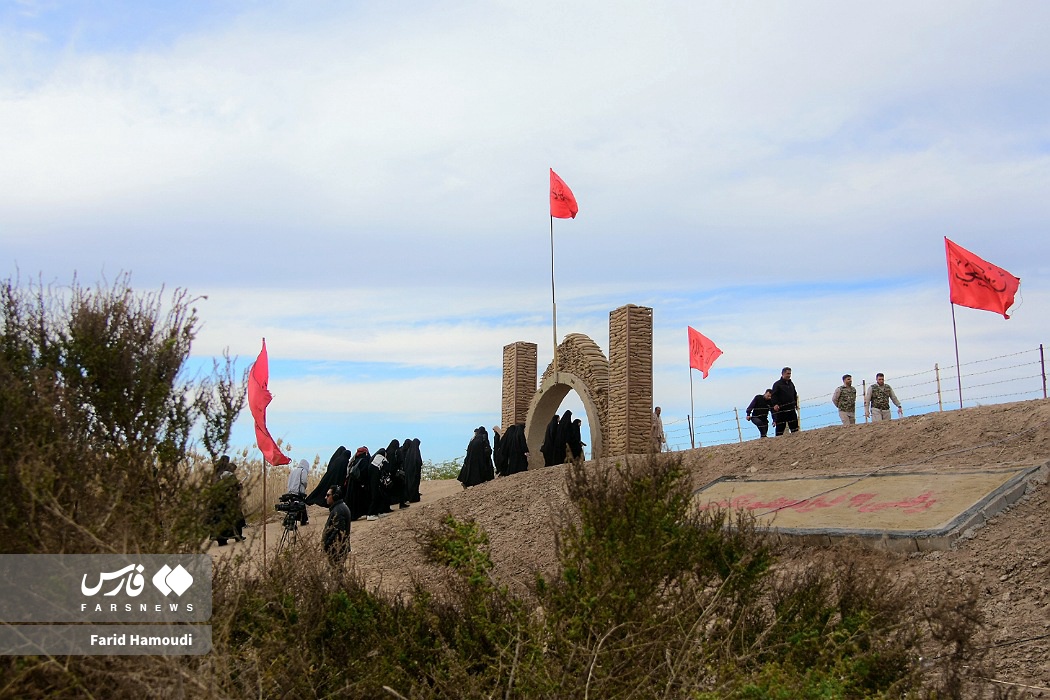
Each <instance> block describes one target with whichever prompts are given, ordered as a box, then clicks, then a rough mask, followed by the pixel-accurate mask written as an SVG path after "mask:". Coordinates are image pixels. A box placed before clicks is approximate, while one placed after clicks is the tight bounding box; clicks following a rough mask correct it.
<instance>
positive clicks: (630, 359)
mask: <svg viewBox="0 0 1050 700" xmlns="http://www.w3.org/2000/svg"><path fill="white" fill-rule="evenodd" d="M652 340H653V310H652V309H650V308H648V307H644V306H635V305H633V304H628V305H626V306H621V307H620V308H618V309H616V310H615V311H612V312H611V313H610V314H609V347H610V353H609V355H610V356H609V358H608V359H607V358H606V357H605V355H604V353H602V351H601V349H600V348H599V347H598V345H597V344H596V343H595V342H594V341H593V340H591V339H590V338H589V337H587V336H586V335H583V334H582V333H570V334H569V335H567V336H566V337H565V340H563V341H562V343H561V344H560V345H559V346H558V349H557V355H556V357H555V359H554V361H552V362H551V364H550V365H549V366H548V367H547V370H546V371H545V372H544V373H543V376H542V378H541V380H540V383H539V388H538V389H537V387H536V345H535V343H526V342H517V343H511V344H510V345H507V346H505V347H504V348H503V411H502V419H503V426H504V427H506V426H509V425H512V424H514V423H524V424H525V437H526V441H527V442H528V444H529V455H530V456H529V468H536V467H542V466H543V455H542V454H540V446H541V445H542V444H543V434H544V431H545V430H546V427H547V424H548V423H549V422H550V420H551V418H553V417H554V415H555V414H556V413H557V412H558V408H559V407H560V406H561V402H562V400H564V399H565V397H566V396H567V395H568V393H569V392H570V391H573V390H575V391H576V393H577V394H579V396H580V399H581V400H582V402H583V406H584V410H585V411H586V412H587V423H588V425H589V427H590V433H591V445H590V447H591V453H592V458H594V459H597V458H600V457H610V456H611V457H616V456H621V455H626V454H642V453H645V452H646V451H647V450H648V449H649V430H650V426H651V420H652V419H651V412H652V406H653V342H652ZM555 363H557V366H555Z"/></svg>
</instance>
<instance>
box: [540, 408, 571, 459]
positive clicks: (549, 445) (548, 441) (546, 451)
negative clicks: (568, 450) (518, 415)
mask: <svg viewBox="0 0 1050 700" xmlns="http://www.w3.org/2000/svg"><path fill="white" fill-rule="evenodd" d="M557 443H558V414H557V413H555V414H554V417H553V418H551V422H550V423H548V424H547V430H545V431H544V433H543V446H542V447H540V452H541V453H542V454H543V464H544V465H546V466H548V467H553V466H554V465H555V464H561V462H555V461H554V455H555V452H554V446H555V445H556V444H557ZM561 449H562V450H564V449H565V444H564V443H562V446H561ZM564 458H565V455H564V454H563V455H562V459H563V460H564Z"/></svg>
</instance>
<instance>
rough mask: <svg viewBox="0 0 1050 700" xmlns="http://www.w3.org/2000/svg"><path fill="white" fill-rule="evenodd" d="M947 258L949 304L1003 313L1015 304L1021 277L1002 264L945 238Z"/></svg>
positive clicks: (1006, 315) (1004, 315) (1005, 314)
mask: <svg viewBox="0 0 1050 700" xmlns="http://www.w3.org/2000/svg"><path fill="white" fill-rule="evenodd" d="M944 249H945V255H946V256H947V258H948V290H949V295H950V298H951V303H953V304H958V305H959V306H966V307H968V308H971V309H981V310H982V311H994V312H995V313H997V314H1002V315H1003V318H1007V319H1008V318H1010V316H1009V314H1007V313H1006V312H1007V311H1009V310H1010V307H1011V306H1013V305H1014V295H1015V294H1017V289H1018V288H1019V287H1020V285H1021V279H1020V278H1019V277H1014V276H1013V275H1011V274H1010V273H1009V272H1007V271H1006V270H1004V269H1002V268H1001V267H997V266H995V265H993V264H991V263H990V262H988V261H987V260H982V259H981V258H979V257H977V256H976V255H974V254H973V253H971V252H970V251H968V250H966V249H965V248H963V247H962V246H960V245H957V244H956V243H953V242H952V241H950V240H948V237H947V236H945V238H944Z"/></svg>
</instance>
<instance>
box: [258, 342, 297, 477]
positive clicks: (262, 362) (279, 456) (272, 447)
mask: <svg viewBox="0 0 1050 700" xmlns="http://www.w3.org/2000/svg"><path fill="white" fill-rule="evenodd" d="M269 383H270V360H269V359H268V358H267V356H266V338H263V344H262V351H261V352H260V353H259V358H258V359H257V360H255V364H254V365H252V369H251V371H250V372H248V409H249V410H250V411H251V412H252V417H253V418H254V419H255V442H256V444H258V445H259V449H260V450H261V451H262V453H263V458H264V459H265V460H266V461H267V462H269V463H270V464H275V465H280V464H288V463H289V462H291V461H292V460H291V459H290V458H289V457H286V456H285V455H284V454H283V453H282V452H281V448H279V447H278V446H277V443H276V442H274V441H273V438H272V437H270V431H269V430H267V429H266V407H267V406H269V405H270V401H272V400H273V394H271V393H270V390H269V389H267V388H266V385H267V384H269Z"/></svg>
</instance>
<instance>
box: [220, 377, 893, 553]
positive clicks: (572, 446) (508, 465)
mask: <svg viewBox="0 0 1050 700" xmlns="http://www.w3.org/2000/svg"><path fill="white" fill-rule="evenodd" d="M831 403H832V404H833V405H834V406H835V407H836V408H837V409H838V412H839V418H840V419H841V421H842V424H843V425H854V424H856V422H857V421H856V413H857V410H856V408H857V407H856V404H857V390H856V389H855V388H854V387H853V378H852V376H851V375H849V374H846V375H843V377H842V385H841V386H839V387H838V388H836V389H835V391H834V392H833V393H832V395H831ZM891 403H892V404H894V405H895V406H896V407H897V415H898V416H899V417H902V416H903V415H904V409H903V407H902V405H901V402H900V400H899V399H898V398H897V395H896V394H895V393H894V392H893V388H892V387H890V385H889V384H886V380H885V376H884V375H883V373H882V372H879V373H878V374H877V375H875V383H874V384H872V385H871V386H869V387H868V389H867V391H866V392H865V394H864V416H865V418H868V417H870V418H871V420H872V421H881V420H890V419H891V418H892V415H891V409H890V404H891ZM798 407H799V402H798V391H797V390H796V389H795V384H794V382H793V381H792V379H791V368H790V367H785V368H784V369H783V370H781V373H780V378H779V379H778V380H776V381H775V382H773V386H772V387H771V388H769V389H766V390H765V391H763V392H762V393H761V394H757V395H756V396H755V397H754V398H753V399H752V400H751V403H750V404H748V407H747V410H746V417H747V420H748V421H750V422H752V423H754V424H755V427H756V428H758V431H759V435H760V436H761V437H767V435H768V431H769V425H770V421H772V424H773V428H774V434H775V435H778V436H779V435H783V434H785V433H787V432H792V433H793V432H797V431H798V430H799V429H800V425H799V414H798ZM581 427H582V421H581V420H580V419H579V418H573V415H572V411H571V410H566V411H565V412H564V413H563V414H562V415H561V416H558V415H557V414H555V415H554V416H553V417H552V418H551V420H550V422H549V423H548V424H547V428H546V430H545V431H544V436H543V445H542V446H541V447H540V452H541V453H542V455H543V463H544V465H545V466H554V465H558V464H564V463H566V462H568V461H571V460H579V459H581V458H582V457H583V448H584V446H585V445H586V443H585V442H583V440H582V437H581ZM492 435H493V442H492V443H490V442H489V434H488V430H486V429H485V427H484V426H479V427H478V428H476V429H475V430H474V436H473V437H472V438H471V440H470V442H469V443H468V445H467V451H466V456H465V457H464V458H463V465H462V467H461V469H460V471H459V475H458V476H457V479H458V480H459V482H460V483H461V484H462V485H463V488H468V487H470V486H476V485H478V484H482V483H485V482H486V481H491V480H492V479H494V478H496V477H497V476H510V475H512V474H516V473H518V472H523V471H526V470H527V469H528V468H529V446H528V444H527V442H526V439H525V425H524V424H515V425H512V426H510V427H508V428H507V429H506V431H504V432H502V433H501V432H500V429H499V427H498V426H493V428H492ZM419 442H420V441H419V438H413V439H406V440H405V441H404V443H401V442H400V441H398V440H396V439H395V440H391V441H390V443H389V444H388V445H387V446H386V447H381V448H379V449H377V450H376V451H375V453H374V454H373V453H371V452H370V451H369V449H368V448H367V447H363V446H362V447H358V448H357V450H355V451H354V452H353V453H351V452H350V450H348V449H347V448H346V447H345V446H343V445H340V446H339V448H338V449H337V450H336V451H335V453H333V454H332V457H331V458H330V459H329V460H328V464H327V466H326V468H325V473H324V475H323V476H322V477H321V480H320V482H319V483H318V484H317V486H316V487H315V488H314V489H313V490H312V491H311V492H310V493H307V492H306V491H307V477H308V473H309V469H310V465H309V463H308V462H307V461H306V460H300V461H299V462H298V464H296V465H295V466H294V467H292V469H291V470H290V472H289V475H288V493H287V494H286V496H288V497H291V498H294V499H297V500H301V501H302V502H304V503H305V504H306V505H314V506H324V507H327V508H328V509H329V516H328V520H327V522H326V524H325V529H324V533H323V535H322V541H323V542H324V548H325V551H326V552H327V553H328V556H329V557H330V558H331V559H332V561H333V563H339V562H341V561H343V559H344V558H345V556H346V554H347V553H348V552H349V551H350V523H351V522H352V521H354V520H359V519H361V518H364V519H366V520H377V519H378V518H379V516H381V515H384V514H386V513H392V512H393V507H394V506H397V508H399V509H403V508H408V507H409V505H410V504H411V503H418V502H419V500H420V498H421V494H420V491H419V487H420V481H421V479H422V467H423V458H422V456H421V455H420V452H419ZM666 444H667V438H666V436H665V434H664V428H663V421H662V418H661V415H660V407H659V406H657V407H655V408H654V409H653V413H652V430H651V447H652V450H653V451H654V452H660V451H662V450H663V449H664V448H665V446H666ZM235 468H236V466H235V465H234V464H233V462H231V461H230V459H229V457H227V456H223V457H222V458H221V459H220V460H219V461H218V462H217V463H216V465H215V486H216V488H215V489H214V490H213V491H214V494H215V495H214V498H213V502H212V504H211V509H210V513H211V515H210V526H211V530H212V538H213V539H215V540H216V541H217V542H218V544H219V546H223V545H225V544H226V543H227V541H228V540H230V539H233V540H235V541H238V542H240V541H243V540H244V535H243V528H244V526H245V520H244V513H243V510H242V507H241V484H240V481H239V480H238V479H237V478H236V477H235V476H234V474H233V472H234V470H235ZM298 518H299V520H298V522H299V523H300V524H302V525H306V524H308V522H309V516H308V513H307V509H306V508H305V507H304V508H303V509H302V510H301V512H300V513H299V515H298Z"/></svg>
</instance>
